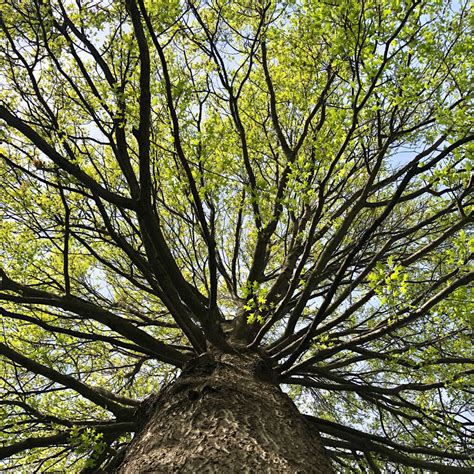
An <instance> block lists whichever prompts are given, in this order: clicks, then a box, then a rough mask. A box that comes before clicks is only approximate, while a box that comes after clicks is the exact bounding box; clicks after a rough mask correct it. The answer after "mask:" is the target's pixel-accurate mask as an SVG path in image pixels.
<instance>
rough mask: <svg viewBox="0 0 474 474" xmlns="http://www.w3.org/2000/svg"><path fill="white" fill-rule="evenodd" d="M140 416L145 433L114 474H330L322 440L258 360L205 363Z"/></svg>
mask: <svg viewBox="0 0 474 474" xmlns="http://www.w3.org/2000/svg"><path fill="white" fill-rule="evenodd" d="M137 416H138V423H139V424H140V423H142V428H141V429H140V430H139V432H138V433H137V435H136V437H135V439H134V440H133V441H132V443H131V444H130V446H129V447H128V449H127V451H126V453H125V455H124V458H123V461H122V462H121V464H120V466H119V467H118V468H117V469H114V470H113V472H118V473H120V474H132V473H133V474H134V473H145V472H147V473H150V472H156V473H173V472H180V473H193V474H194V473H234V472H235V473H246V472H248V473H250V472H251V473H266V472H268V473H314V474H322V473H324V474H327V473H331V472H333V471H332V469H331V467H330V463H329V461H328V459H327V457H326V455H325V453H324V450H323V448H322V446H321V443H320V439H319V434H318V433H317V432H315V431H314V428H312V427H310V425H309V424H308V423H307V421H306V420H305V419H304V418H303V416H302V415H301V414H300V413H299V411H298V410H297V408H296V406H295V405H294V403H293V402H292V401H291V399H290V398H289V397H288V396H287V395H286V394H284V393H283V392H282V391H281V389H280V388H279V386H278V384H277V383H276V380H275V377H274V374H273V372H272V370H271V369H270V367H269V366H267V364H266V363H265V361H264V360H263V359H262V358H261V357H260V356H258V355H257V354H246V355H242V354H228V353H227V354H222V353H220V354H216V353H214V354H211V353H207V354H205V355H203V356H200V357H199V358H197V359H195V360H194V361H192V362H191V363H190V364H188V366H186V367H185V368H184V369H183V373H182V374H181V375H180V377H179V378H178V380H177V381H176V382H174V383H173V384H171V385H169V386H168V387H167V388H165V389H164V390H162V392H161V393H160V394H159V395H158V396H156V397H154V398H150V399H149V400H148V401H147V403H145V404H144V406H143V407H142V409H141V411H140V412H139V413H138V414H137ZM140 420H143V422H141V421H140Z"/></svg>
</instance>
